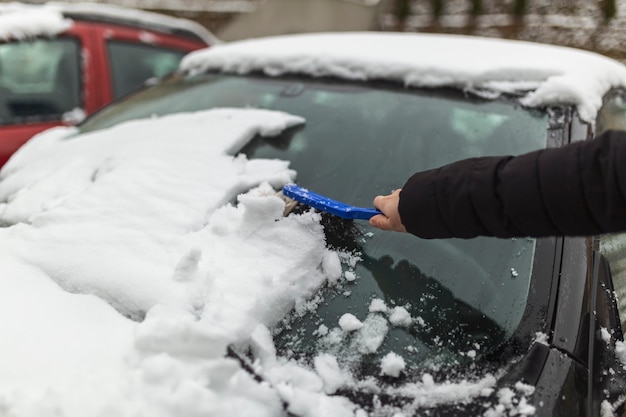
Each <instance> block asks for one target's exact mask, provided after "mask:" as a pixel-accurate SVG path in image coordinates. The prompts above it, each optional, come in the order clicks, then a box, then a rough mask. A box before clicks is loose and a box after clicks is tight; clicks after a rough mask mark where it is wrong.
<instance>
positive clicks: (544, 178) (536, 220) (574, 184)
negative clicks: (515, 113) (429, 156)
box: [398, 132, 626, 238]
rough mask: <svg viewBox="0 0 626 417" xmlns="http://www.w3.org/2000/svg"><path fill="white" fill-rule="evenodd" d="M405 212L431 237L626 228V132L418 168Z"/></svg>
mask: <svg viewBox="0 0 626 417" xmlns="http://www.w3.org/2000/svg"><path fill="white" fill-rule="evenodd" d="M398 210H399V213H400V217H401V219H402V223H403V224H404V226H405V227H406V229H407V231H409V232H410V233H413V234H415V235H417V236H420V237H424V238H445V237H461V238H470V237H475V236H497V237H514V236H537V237H539V236H549V235H590V234H596V233H605V232H614V231H620V230H626V134H624V132H611V133H608V134H605V135H602V137H599V138H598V139H595V140H593V141H588V142H581V143H577V144H574V145H570V146H567V147H565V148H559V149H545V150H540V151H536V152H531V153H528V154H525V155H522V156H518V157H510V156H507V157H485V158H474V159H468V160H464V161H459V162H456V163H453V164H450V165H446V166H444V167H441V168H438V169H434V170H430V171H425V172H422V173H418V174H415V175H414V176H413V177H411V178H410V179H409V180H408V181H407V183H406V184H405V186H404V187H403V188H402V191H401V193H400V203H399V207H398Z"/></svg>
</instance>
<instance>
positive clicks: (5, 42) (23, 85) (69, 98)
mask: <svg viewBox="0 0 626 417" xmlns="http://www.w3.org/2000/svg"><path fill="white" fill-rule="evenodd" d="M216 42H218V40H217V39H216V38H215V37H214V36H213V35H212V34H211V33H210V32H209V31H207V30H206V29H204V28H203V27H202V26H200V25H199V24H196V23H194V22H191V21H189V20H186V19H178V18H174V17H170V16H165V15H161V14H157V13H151V12H144V11H139V10H134V9H126V8H120V7H114V6H110V5H101V4H85V3H82V4H60V3H55V4H54V5H43V6H33V5H20V4H16V3H8V4H4V5H2V4H0V166H2V165H4V163H5V162H6V161H7V160H8V159H9V157H10V156H11V154H13V152H15V151H16V150H17V149H18V148H19V147H20V146H21V145H22V144H23V143H24V142H26V141H27V140H28V139H30V138H31V137H32V136H33V135H34V134H36V133H38V132H40V131H42V130H45V129H47V128H50V127H53V126H57V125H61V124H64V125H68V124H73V123H76V122H78V121H80V120H82V119H83V118H84V117H85V116H86V115H89V114H91V113H93V112H95V111H96V110H98V109H100V108H101V107H102V106H104V105H106V104H108V103H109V102H111V101H112V100H113V99H116V98H118V97H121V96H123V95H125V94H127V93H128V92H130V91H132V90H134V89H136V88H138V87H140V86H141V85H143V84H144V82H145V81H146V80H149V79H152V78H160V77H162V76H164V75H166V74H167V73H169V72H171V71H173V70H174V69H176V68H177V66H178V62H179V61H180V59H181V58H182V57H183V56H184V55H185V54H186V53H187V52H190V51H193V50H196V49H200V48H205V47H207V46H210V45H212V44H214V43H216Z"/></svg>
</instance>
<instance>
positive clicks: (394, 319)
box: [389, 307, 412, 327]
mask: <svg viewBox="0 0 626 417" xmlns="http://www.w3.org/2000/svg"><path fill="white" fill-rule="evenodd" d="M389 321H390V322H391V324H393V325H394V326H400V327H408V326H410V325H411V323H412V320H411V314H410V313H409V312H408V311H407V310H406V308H404V307H394V308H393V310H392V311H391V314H390V315H389Z"/></svg>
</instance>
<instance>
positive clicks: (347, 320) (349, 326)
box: [339, 313, 363, 332]
mask: <svg viewBox="0 0 626 417" xmlns="http://www.w3.org/2000/svg"><path fill="white" fill-rule="evenodd" d="M339 327H341V330H343V331H344V332H353V331H355V330H358V329H360V328H361V327H363V323H361V321H360V320H359V319H357V318H356V317H355V316H354V314H350V313H345V314H344V315H343V316H341V317H340V318H339Z"/></svg>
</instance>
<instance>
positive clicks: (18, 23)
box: [0, 2, 220, 45]
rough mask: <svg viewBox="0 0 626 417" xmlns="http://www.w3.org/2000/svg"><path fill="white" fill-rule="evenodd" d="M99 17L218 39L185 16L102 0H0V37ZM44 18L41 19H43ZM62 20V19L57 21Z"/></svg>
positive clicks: (57, 29) (48, 31)
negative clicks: (36, 0) (29, 0)
mask: <svg viewBox="0 0 626 417" xmlns="http://www.w3.org/2000/svg"><path fill="white" fill-rule="evenodd" d="M64 16H69V17H74V18H85V19H88V18H92V19H93V18H100V19H109V20H113V21H119V22H128V23H131V24H136V25H143V26H146V27H147V28H153V29H155V30H158V29H159V28H160V29H161V30H163V29H167V30H180V31H185V32H188V33H191V34H193V35H195V36H196V37H198V38H199V39H202V40H203V41H204V42H206V43H207V44H210V45H214V44H216V43H219V42H220V41H219V40H218V39H217V38H216V37H215V35H213V34H212V33H211V32H210V31H209V30H207V29H206V28H204V26H202V25H200V24H198V23H196V22H194V21H192V20H188V19H181V18H176V17H172V16H168V15H164V14H160V13H153V12H148V11H144V10H139V9H131V8H127V7H122V6H115V5H111V4H101V3H87V2H84V3H81V2H76V3H63V2H49V3H45V4H42V5H33V4H24V3H17V2H12V3H0V19H2V20H0V23H1V24H0V39H8V38H16V39H21V38H24V37H33V36H54V35H57V34H59V33H61V32H63V31H64V30H67V29H68V28H69V26H68V22H71V21H70V20H69V19H67V18H64ZM42 22H43V23H42ZM60 22H63V23H60Z"/></svg>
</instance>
